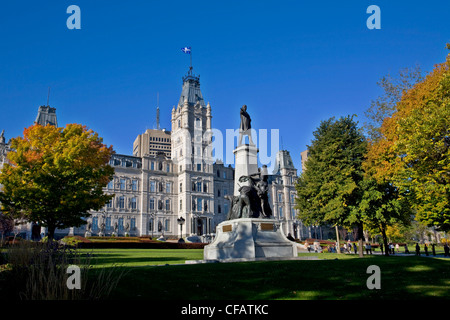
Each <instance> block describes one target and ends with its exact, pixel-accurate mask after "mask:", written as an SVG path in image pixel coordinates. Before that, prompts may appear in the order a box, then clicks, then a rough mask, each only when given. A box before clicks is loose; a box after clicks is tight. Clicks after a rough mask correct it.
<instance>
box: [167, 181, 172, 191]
mask: <svg viewBox="0 0 450 320" xmlns="http://www.w3.org/2000/svg"><path fill="white" fill-rule="evenodd" d="M171 192H172V184H171V183H170V182H166V193H171Z"/></svg>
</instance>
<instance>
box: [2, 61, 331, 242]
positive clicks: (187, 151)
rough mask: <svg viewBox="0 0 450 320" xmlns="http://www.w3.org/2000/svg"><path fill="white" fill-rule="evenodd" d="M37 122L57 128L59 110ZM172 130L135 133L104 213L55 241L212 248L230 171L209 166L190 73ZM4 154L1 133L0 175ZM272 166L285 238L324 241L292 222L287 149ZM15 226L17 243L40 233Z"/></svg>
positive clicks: (208, 114)
mask: <svg viewBox="0 0 450 320" xmlns="http://www.w3.org/2000/svg"><path fill="white" fill-rule="evenodd" d="M157 118H159V108H158V115H157ZM35 123H39V124H42V125H46V124H51V125H56V126H57V117H56V109H55V108H51V107H49V106H40V107H39V110H38V116H37V118H36V121H35ZM171 126H172V128H171V131H167V130H165V129H160V128H159V123H158V128H157V129H149V130H146V131H145V132H144V133H143V134H141V135H139V136H138V137H137V138H136V140H135V141H134V143H133V155H125V154H114V155H113V156H112V157H111V159H110V165H111V166H113V167H114V169H115V174H114V178H113V179H112V180H111V181H110V182H109V184H108V185H107V186H105V188H104V191H105V193H110V194H114V195H115V196H114V198H113V199H112V200H111V201H110V202H109V203H107V204H106V205H105V206H104V208H103V209H101V210H99V211H92V214H91V217H90V218H88V219H87V224H86V225H84V226H82V227H79V228H68V229H64V230H58V229H57V230H56V232H55V238H61V237H63V236H65V235H81V236H84V235H86V234H88V235H93V236H94V235H95V236H96V235H106V236H109V235H117V236H125V235H129V236H152V237H161V236H163V237H164V238H166V239H170V238H173V239H177V238H179V237H180V236H182V237H188V240H189V237H192V238H197V240H198V241H203V242H209V241H210V240H211V239H212V237H213V236H214V234H215V227H216V226H217V225H218V224H219V223H221V222H222V221H224V220H225V219H226V217H227V213H228V210H229V207H230V203H229V200H227V199H226V198H225V197H226V196H227V195H233V193H234V190H233V189H234V168H233V167H231V165H228V166H225V165H224V164H223V163H222V161H220V160H216V161H215V162H213V158H212V156H211V153H210V152H205V151H204V150H207V146H208V139H210V138H206V139H205V138H204V137H209V136H208V130H210V129H211V128H212V108H211V105H210V104H209V103H208V104H205V102H204V99H203V96H202V93H201V90H200V78H199V77H198V76H196V75H194V74H193V73H192V68H191V69H190V70H189V71H188V74H187V75H186V76H185V77H183V84H182V90H181V95H180V98H179V101H178V104H177V106H174V107H173V108H172V113H171ZM209 141H210V140H209ZM8 150H9V144H8V143H6V141H5V138H4V132H2V135H1V136H0V169H1V167H2V163H3V161H5V155H6V152H7V151H8ZM274 168H275V170H274V172H273V173H272V174H271V175H270V176H269V202H270V205H271V207H272V211H273V215H274V218H275V219H279V220H281V222H282V224H281V226H282V229H283V231H284V233H285V235H291V236H292V237H294V238H299V239H305V238H310V237H316V238H322V235H321V234H317V233H316V232H314V231H312V227H306V226H304V225H303V223H302V222H301V221H300V220H298V219H297V218H296V210H295V209H294V205H295V202H294V199H295V195H296V190H295V181H296V179H297V169H296V168H295V167H294V164H293V162H292V159H291V156H290V154H289V151H287V150H280V151H278V153H277V155H276V162H275V166H274ZM181 217H182V218H183V219H184V220H185V223H184V225H183V226H182V231H183V233H182V235H181V234H180V229H181V228H180V225H179V223H178V221H179V220H178V219H179V218H181ZM18 228H20V230H18V232H17V233H19V234H21V236H22V237H24V238H27V239H30V238H32V237H36V234H35V233H36V231H32V230H36V229H37V228H36V226H34V225H32V223H27V224H24V225H22V226H19V227H18ZM38 232H39V231H38ZM32 233H34V234H32ZM44 234H45V228H41V229H40V235H41V236H42V235H44ZM195 236H197V237H195Z"/></svg>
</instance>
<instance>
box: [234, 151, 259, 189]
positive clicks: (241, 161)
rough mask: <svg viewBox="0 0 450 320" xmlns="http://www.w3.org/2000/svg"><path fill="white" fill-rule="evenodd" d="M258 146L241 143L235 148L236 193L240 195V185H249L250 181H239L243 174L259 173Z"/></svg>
mask: <svg viewBox="0 0 450 320" xmlns="http://www.w3.org/2000/svg"><path fill="white" fill-rule="evenodd" d="M258 151H259V150H258V148H257V147H256V146H255V145H248V144H244V145H240V146H238V147H237V148H236V149H234V151H233V153H234V159H235V171H234V195H235V196H237V195H239V187H240V186H241V187H242V186H243V185H248V182H244V183H242V182H239V178H240V177H242V176H250V175H252V174H255V173H258Z"/></svg>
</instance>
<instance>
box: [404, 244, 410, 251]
mask: <svg viewBox="0 0 450 320" xmlns="http://www.w3.org/2000/svg"><path fill="white" fill-rule="evenodd" d="M405 253H409V250H408V245H407V244H406V243H405Z"/></svg>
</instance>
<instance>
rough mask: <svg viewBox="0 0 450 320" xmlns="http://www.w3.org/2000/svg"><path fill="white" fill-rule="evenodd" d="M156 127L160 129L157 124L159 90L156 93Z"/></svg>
mask: <svg viewBox="0 0 450 320" xmlns="http://www.w3.org/2000/svg"><path fill="white" fill-rule="evenodd" d="M156 129H158V130H160V129H161V127H160V126H159V92H158V93H157V94H156Z"/></svg>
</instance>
